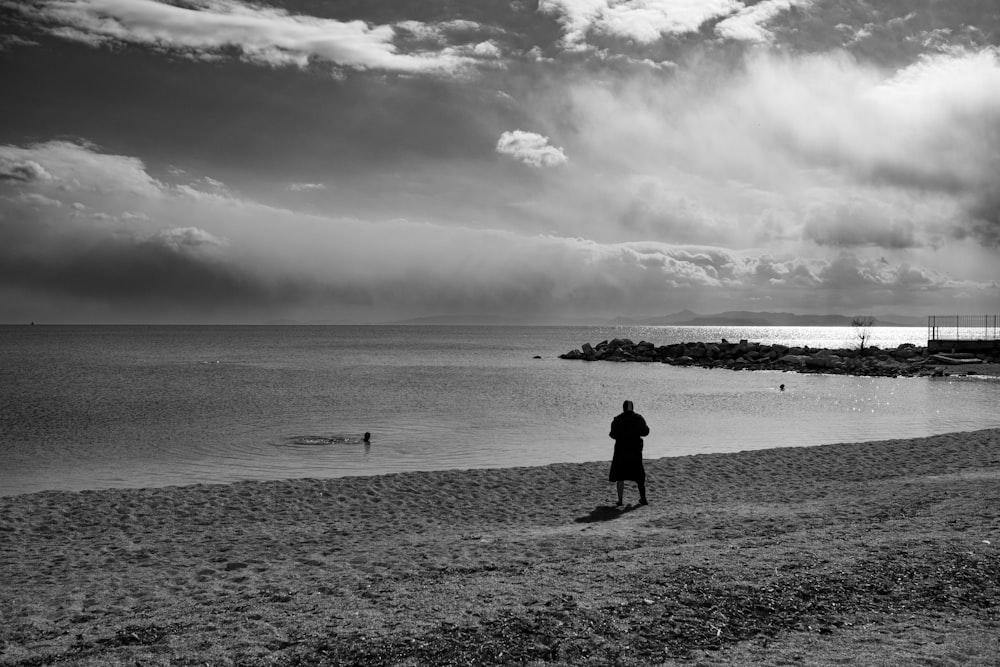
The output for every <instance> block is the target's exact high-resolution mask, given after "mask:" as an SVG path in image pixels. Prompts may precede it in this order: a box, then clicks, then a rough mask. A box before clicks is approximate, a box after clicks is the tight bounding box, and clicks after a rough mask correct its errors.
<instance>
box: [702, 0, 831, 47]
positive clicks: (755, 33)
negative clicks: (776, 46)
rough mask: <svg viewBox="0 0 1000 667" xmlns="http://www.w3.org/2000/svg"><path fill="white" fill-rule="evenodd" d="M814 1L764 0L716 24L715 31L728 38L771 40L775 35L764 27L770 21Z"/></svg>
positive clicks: (748, 40)
mask: <svg viewBox="0 0 1000 667" xmlns="http://www.w3.org/2000/svg"><path fill="white" fill-rule="evenodd" d="M813 2H814V0H764V2H759V3H757V4H755V5H751V6H749V7H746V8H744V9H742V10H740V11H739V12H737V13H736V14H735V15H733V16H730V17H729V18H727V19H725V20H723V21H720V22H719V23H718V24H717V25H716V26H715V32H716V34H718V35H719V36H721V37H725V38H726V39H735V40H740V41H744V42H769V41H771V39H772V38H773V35H772V34H771V33H770V32H769V31H768V30H767V29H766V28H765V27H764V26H765V25H766V24H767V23H768V22H769V21H771V20H773V19H774V18H775V17H776V16H778V15H779V14H781V13H782V12H784V11H787V10H789V9H791V8H793V7H808V6H809V5H811V4H813Z"/></svg>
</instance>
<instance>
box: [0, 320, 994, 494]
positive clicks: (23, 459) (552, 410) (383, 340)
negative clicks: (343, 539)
mask: <svg viewBox="0 0 1000 667" xmlns="http://www.w3.org/2000/svg"><path fill="white" fill-rule="evenodd" d="M872 333H873V340H872V341H871V342H872V343H873V344H875V345H881V346H884V347H886V346H893V347H894V346H895V345H897V344H899V343H903V342H912V343H915V344H917V345H924V344H926V332H925V330H924V329H923V328H884V329H880V328H875V329H873V330H872ZM614 337H630V338H632V339H633V340H635V341H638V340H649V341H651V342H654V343H656V344H665V343H671V342H684V341H697V340H706V341H712V340H719V339H721V338H726V339H728V340H730V341H738V340H740V339H741V338H747V339H749V340H751V341H759V342H765V343H771V342H781V343H784V344H789V345H810V346H812V347H851V346H854V345H856V339H855V338H854V332H853V331H852V330H851V329H850V328H849V327H847V328H840V327H833V328H815V327H767V328H763V327H761V328H736V327H711V328H699V327H607V328H601V327H391V326H373V327H322V326H317V327H304V326H303V327H263V326H261V327H98V326H94V327H56V326H36V327H0V495H9V494H16V493H27V492H32V491H39V490H45V489H69V490H78V489H91V488H106V487H137V486H163V485H171V484H191V483H199V482H231V481H236V480H242V479H282V478H294V477H336V476H345V475H368V474H382V473H388V472H401V471H409V470H432V469H445V468H473V467H477V468H486V467H510V466H520V465H542V464H546V463H552V462H559V461H591V460H599V459H604V460H606V459H609V458H610V452H611V446H612V442H611V440H610V439H609V438H608V437H607V431H608V424H609V423H610V420H611V418H612V417H613V416H614V415H615V414H616V413H617V412H618V411H619V409H620V406H621V402H622V400H624V399H625V398H629V399H631V400H633V401H635V404H636V409H637V410H638V411H639V412H641V413H643V414H644V415H645V416H646V419H647V421H648V422H649V424H650V428H651V429H652V433H651V434H650V436H649V438H648V439H647V441H646V455H647V457H649V458H656V457H661V456H674V455H681V454H690V453H698V452H728V451H738V450H745V449H759V448H766V447H778V446H807V445H816V444H822V443H833V442H847V441H865V440H876V439H887V438H905V437H916V436H923V435H930V434H935V433H944V432H950V431H960V430H973V429H979V428H987V427H998V426H1000V414H998V411H997V410H996V406H997V405H998V404H1000V381H997V380H987V379H981V378H980V379H972V378H969V379H965V380H960V379H928V378H855V377H846V376H824V375H799V374H791V373H780V372H766V371H765V372H761V371H758V372H733V371H726V370H721V369H719V370H705V369H698V368H679V367H673V366H668V365H663V364H615V363H585V362H573V361H564V360H560V359H558V358H557V356H558V355H559V354H561V353H563V352H566V351H568V350H570V349H572V348H574V347H579V346H580V345H581V344H582V343H584V342H590V343H598V342H600V341H601V340H603V339H606V338H614ZM535 355H539V356H541V357H542V358H541V359H535V358H533V357H534V356H535ZM782 383H784V384H785V385H786V387H787V390H786V391H785V392H779V391H778V390H777V387H778V385H779V384H782ZM365 431H370V432H371V433H372V444H371V445H370V446H366V445H365V444H363V443H362V442H361V435H362V433H363V432H365Z"/></svg>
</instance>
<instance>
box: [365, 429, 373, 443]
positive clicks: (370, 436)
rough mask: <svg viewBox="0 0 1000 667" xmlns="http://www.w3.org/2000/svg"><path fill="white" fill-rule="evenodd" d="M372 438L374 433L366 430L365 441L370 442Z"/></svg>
mask: <svg viewBox="0 0 1000 667" xmlns="http://www.w3.org/2000/svg"><path fill="white" fill-rule="evenodd" d="M371 439H372V434H371V433H369V432H368V431H365V442H368V441H369V440H371Z"/></svg>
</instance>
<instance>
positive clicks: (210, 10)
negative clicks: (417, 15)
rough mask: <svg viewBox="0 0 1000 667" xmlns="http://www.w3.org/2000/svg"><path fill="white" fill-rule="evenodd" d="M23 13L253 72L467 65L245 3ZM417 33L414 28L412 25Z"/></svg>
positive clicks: (114, 4)
mask: <svg viewBox="0 0 1000 667" xmlns="http://www.w3.org/2000/svg"><path fill="white" fill-rule="evenodd" d="M22 11H23V12H24V13H25V14H26V15H28V16H30V17H33V18H34V19H35V20H39V21H41V22H42V24H43V25H44V26H46V29H47V30H48V32H50V33H51V34H54V35H56V36H59V37H63V38H65V39H71V40H75V41H81V42H84V43H86V44H90V45H92V46H96V45H100V44H103V43H108V42H125V43H132V44H143V45H146V46H150V47H154V48H157V49H162V50H165V51H170V52H174V53H179V54H182V55H186V56H188V57H192V58H198V59H215V58H219V57H221V56H222V55H223V53H224V52H225V51H227V50H236V51H238V52H239V53H240V55H241V57H242V58H243V59H244V60H246V61H248V62H252V63H255V64H260V65H268V66H272V67H279V66H294V67H306V66H307V65H308V64H309V63H310V61H314V60H315V61H322V62H328V63H333V64H335V65H338V66H340V67H346V68H351V69H356V70H367V69H377V70H389V71H397V72H423V71H434V72H449V71H454V70H456V69H457V68H460V67H462V66H463V65H465V64H466V63H467V61H466V59H464V58H462V57H460V56H457V55H455V54H453V53H451V52H449V51H448V50H447V49H437V50H435V51H431V50H428V51H423V52H414V53H400V52H399V51H398V49H397V47H396V45H395V43H394V39H395V37H396V31H395V29H394V28H393V27H392V26H390V25H369V24H368V23H365V22H364V21H347V22H343V21H337V20H333V19H322V18H317V17H313V16H307V15H302V14H292V13H290V12H287V11H285V10H282V9H277V8H270V7H265V6H263V5H257V4H250V3H245V2H241V1H239V0H192V1H191V2H186V3H184V4H183V5H175V4H168V3H166V2H161V1H159V0H34V2H29V3H26V4H25V5H24V6H23V7H22ZM414 25H415V24H414Z"/></svg>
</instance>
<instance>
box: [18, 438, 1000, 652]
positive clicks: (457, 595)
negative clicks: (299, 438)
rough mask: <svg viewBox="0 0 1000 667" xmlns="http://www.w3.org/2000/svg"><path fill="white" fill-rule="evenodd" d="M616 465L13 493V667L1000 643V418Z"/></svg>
mask: <svg viewBox="0 0 1000 667" xmlns="http://www.w3.org/2000/svg"><path fill="white" fill-rule="evenodd" d="M609 457H610V447H609ZM607 469H608V462H607V461H599V462H593V463H583V464H559V465H550V466H545V467H538V468H511V469H496V470H470V471H444V472H420V473H405V474H397V475H385V476H378V477H365V478H341V479H329V480H294V481H280V482H246V483H237V484H231V485H218V486H189V487H171V488H160V489H138V490H109V491H91V492H81V493H63V492H45V493H37V494H29V495H22V496H13V497H6V498H0V665H11V666H13V665H21V666H26V665H48V664H58V665H168V664H169V665H350V664H358V665H362V664H373V665H379V664H393V665H426V664H455V665H459V664H539V665H541V664H558V665H579V664H594V665H601V664H621V665H647V664H678V665H687V664H699V665H746V664H808V665H839V664H847V663H851V664H865V665H896V664H911V665H970V664H971V665H997V664H1000V658H998V657H997V656H1000V639H998V638H1000V551H998V547H1000V430H997V429H993V430H985V431H976V432H970V433H953V434H947V435H940V436H933V437H928V438H920V439H913V440H892V441H882V442H870V443H861V444H837V445H829V446H820V447H810V448H785V449H772V450H763V451H753V452H742V453H737V454H712V455H698V456H685V457H677V458H664V459H658V460H653V461H648V462H647V472H648V475H649V479H648V488H649V497H650V503H651V504H650V505H649V506H645V507H642V506H638V505H637V504H636V501H637V496H636V493H635V489H634V486H631V487H627V488H626V502H627V505H626V507H625V508H623V509H617V508H615V507H614V487H613V485H611V484H608V483H607V481H606V480H607Z"/></svg>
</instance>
